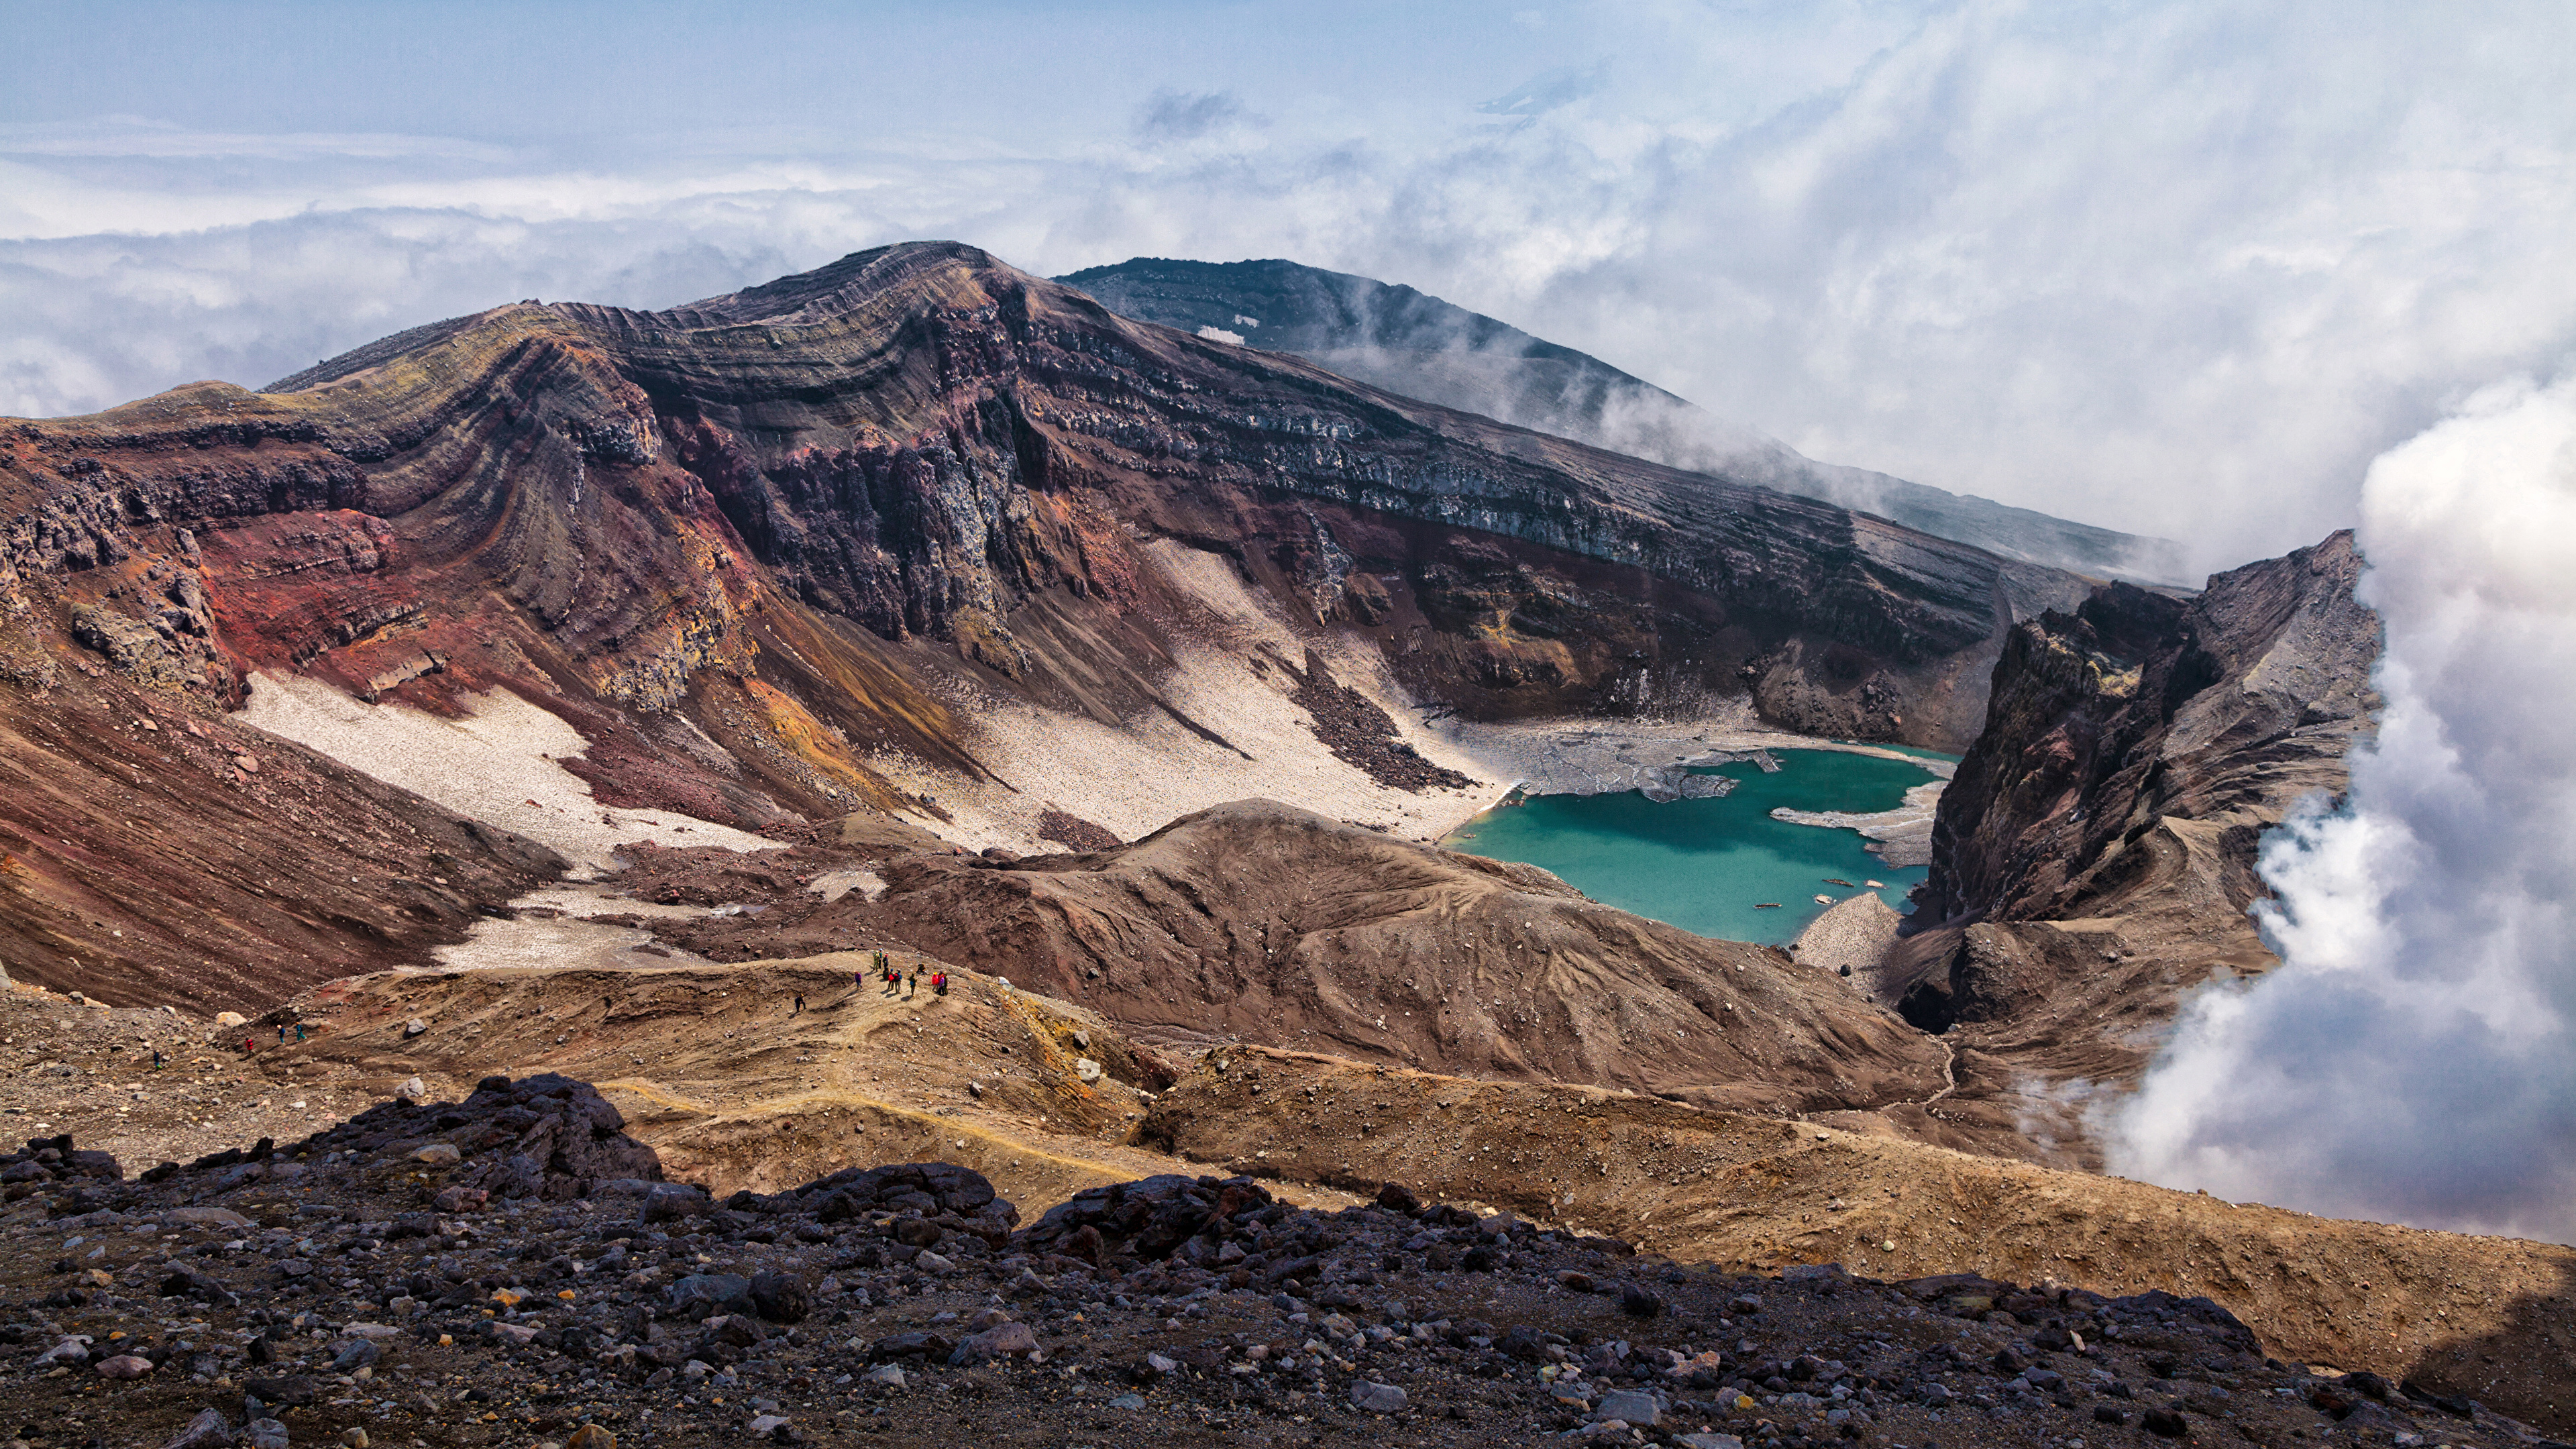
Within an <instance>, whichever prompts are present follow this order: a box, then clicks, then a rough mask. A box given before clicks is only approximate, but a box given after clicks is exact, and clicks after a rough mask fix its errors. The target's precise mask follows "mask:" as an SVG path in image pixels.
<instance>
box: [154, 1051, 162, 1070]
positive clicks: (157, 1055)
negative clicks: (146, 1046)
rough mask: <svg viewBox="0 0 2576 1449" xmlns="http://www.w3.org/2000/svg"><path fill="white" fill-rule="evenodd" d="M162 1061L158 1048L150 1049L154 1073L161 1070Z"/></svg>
mask: <svg viewBox="0 0 2576 1449" xmlns="http://www.w3.org/2000/svg"><path fill="white" fill-rule="evenodd" d="M162 1060H163V1058H162V1056H161V1049H160V1048H159V1047H154V1048H153V1049H152V1070H154V1071H156V1072H157V1071H159V1070H161V1062H162Z"/></svg>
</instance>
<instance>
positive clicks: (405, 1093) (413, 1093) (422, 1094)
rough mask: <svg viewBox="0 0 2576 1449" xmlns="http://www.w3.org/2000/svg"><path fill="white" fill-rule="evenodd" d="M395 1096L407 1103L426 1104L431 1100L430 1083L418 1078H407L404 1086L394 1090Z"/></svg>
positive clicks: (404, 1079) (404, 1080)
mask: <svg viewBox="0 0 2576 1449" xmlns="http://www.w3.org/2000/svg"><path fill="white" fill-rule="evenodd" d="M394 1095H395V1096H396V1097H399V1098H401V1099H402V1100H403V1101H406V1102H426V1101H428V1100H429V1083H427V1082H424V1081H422V1080H421V1079H420V1078H418V1077H405V1078H403V1084H402V1085H401V1086H399V1087H396V1088H394Z"/></svg>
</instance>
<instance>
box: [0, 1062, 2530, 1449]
mask: <svg viewBox="0 0 2576 1449" xmlns="http://www.w3.org/2000/svg"><path fill="white" fill-rule="evenodd" d="M623 1126H624V1123H623V1121H622V1119H621V1118H620V1116H619V1114H618V1111H617V1109H616V1108H615V1107H614V1106H613V1105H611V1104H610V1103H609V1102H607V1101H605V1100H604V1099H602V1098H601V1097H600V1096H599V1094H598V1093H597V1092H596V1091H595V1090H593V1089H592V1088H591V1087H590V1086H589V1085H588V1084H586V1083H583V1082H579V1081H575V1080H573V1079H570V1078H567V1077H562V1076H555V1075H541V1076H535V1077H530V1078H525V1079H521V1080H518V1081H512V1080H509V1079H507V1078H500V1077H494V1078H487V1079H485V1080H484V1081H483V1082H481V1083H480V1084H479V1085H478V1086H477V1087H476V1088H475V1090H474V1091H473V1092H472V1094H471V1095H470V1096H468V1097H467V1098H466V1100H464V1101H462V1102H458V1103H446V1102H439V1103H420V1102H416V1101H411V1100H397V1101H393V1102H388V1103H383V1104H380V1105H378V1106H375V1107H372V1108H370V1109H368V1110H366V1111H364V1112H362V1113H360V1114H359V1115H357V1116H355V1117H353V1118H351V1119H349V1120H347V1121H345V1122H342V1123H339V1124H338V1125H336V1126H332V1127H330V1128H328V1129H327V1130H324V1131H322V1132H319V1133H316V1134H314V1135H312V1136H310V1137H308V1138H306V1139H304V1140H302V1141H298V1142H294V1143H290V1144H287V1145H284V1146H280V1145H277V1144H276V1143H274V1142H273V1141H270V1140H266V1139H263V1140H262V1141H260V1142H257V1143H254V1144H250V1145H248V1146H244V1147H234V1148H229V1149H226V1150H224V1151H221V1152H216V1153H210V1154H207V1155H205V1156H203V1157H201V1158H199V1159H198V1160H196V1161H195V1162H193V1163H190V1164H187V1165H180V1164H176V1163H164V1164H161V1165H158V1166H155V1167H153V1168H150V1169H149V1170H146V1171H143V1172H142V1173H140V1174H139V1175H138V1176H137V1177H136V1178H135V1179H134V1180H131V1181H129V1180H126V1179H125V1176H124V1173H123V1170H122V1167H121V1166H120V1164H118V1163H116V1162H115V1161H114V1160H113V1159H112V1158H111V1157H109V1156H108V1155H107V1154H104V1153H100V1152H96V1151H93V1150H89V1149H84V1148H81V1147H80V1146H79V1145H78V1143H77V1142H76V1141H74V1140H72V1139H71V1138H69V1137H67V1136H57V1137H54V1138H49V1139H38V1140H36V1141H33V1142H30V1143H29V1144H28V1146H27V1148H26V1149H25V1150H23V1151H20V1152H16V1153H13V1154H10V1155H7V1156H5V1157H0V1196H5V1204H0V1244H5V1252H0V1297H5V1302H4V1303H0V1355H5V1359H0V1361H4V1362H5V1365H6V1367H5V1370H0V1372H5V1375H6V1380H5V1381H6V1382H7V1384H8V1389H7V1392H6V1394H5V1396H0V1399H5V1402H6V1403H7V1404H8V1406H9V1407H8V1409H7V1410H6V1413H5V1420H0V1430H6V1431H8V1432H10V1433H12V1434H14V1438H13V1439H12V1440H10V1441H9V1443H10V1449H18V1446H20V1445H25V1446H37V1445H57V1444H64V1445H127V1444H136V1445H173V1446H176V1445H215V1444H244V1445H262V1446H268V1445H280V1444H343V1445H350V1446H358V1449H365V1446H369V1445H398V1446H399V1445H529V1446H536V1445H546V1444H552V1445H555V1446H558V1449H613V1446H615V1445H618V1444H625V1445H639V1444H669V1445H697V1444H711V1443H729V1442H740V1441H767V1442H775V1443H791V1444H792V1443H839V1442H852V1443H861V1444H869V1445H888V1446H907V1445H924V1446H928V1445H938V1446H942V1449H950V1446H956V1445H960V1444H978V1445H981V1444H1008V1445H1019V1444H1026V1445H1048V1446H1062V1445H1103V1446H1106V1445H1123V1444H1140V1443H1172V1444H1192V1445H1200V1444H1244V1445H1267V1444H1368V1445H1385V1444H1400V1445H1441V1446H1449V1445H1459V1446H1464V1445H1489V1444H1548V1443H1562V1444H1640V1443H1659V1444H1679V1445H1685V1446H1689V1449H1746V1446H1751V1449H1761V1446H1775V1449H1776V1446H1792V1449H1794V1446H1803V1445H1823V1444H1844V1443H1852V1444H1870V1445H1896V1444H1902V1445H1906V1446H1909V1449H1941V1446H1955V1445H1971V1444H1974V1445H1982V1444H2011V1445H2022V1444H2029V1445H2047V1446H2053V1449H2077V1446H2079V1445H2108V1444H2137V1443H2166V1442H2182V1441H2188V1442H2194V1443H2201V1444H2226V1443H2235V1442H2239V1441H2243V1442H2250V1443H2254V1444H2261V1445H2278V1444H2283V1443H2287V1442H2295V1441H2303V1440H2304V1441H2314V1442H2320V1443H2333V1444H2373V1445H2378V1444H2386V1445H2390V1446H2392V1449H2409V1446H2415V1445H2424V1446H2436V1445H2444V1444H2448V1445H2455V1446H2462V1449H2466V1446H2473V1445H2474V1446H2504V1445H2515V1444H2526V1443H2547V1442H2548V1441H2546V1440H2542V1439H2540V1438H2539V1436H2538V1435H2536V1434H2535V1433H2534V1432H2533V1431H2531V1430H2529V1429H2528V1428H2526V1427H2524V1426H2522V1425H2520V1424H2518V1423H2516V1422H2514V1421H2512V1420H2509V1419H2505V1418H2502V1417H2499V1416H2496V1415H2493V1414H2490V1413H2487V1412H2486V1411H2485V1410H2484V1409H2483V1408H2482V1407H2480V1406H2478V1405H2476V1404H2473V1403H2469V1402H2466V1401H2462V1400H2455V1399H2447V1398H2442V1397H2439V1396H2437V1395H2435V1394H2433V1393H2432V1392H2431V1391H2429V1390H2423V1389H2412V1390H2410V1389H2409V1388H2408V1387H2407V1386H2404V1385H2395V1384H2390V1383H2387V1382H2385V1381H2383V1380H2380V1379H2377V1378H2375V1377H2373V1376H2371V1375H2368V1374H2353V1375H2349V1376H2332V1375H2321V1374H2312V1373H2310V1372H2309V1371H2308V1370H2307V1369H2306V1368H2304V1367H2302V1366H2300V1365H2295V1364H2284V1363H2281V1362H2278V1361H2276V1360H2270V1359H2266V1358H2265V1357H2264V1356H2263V1354H2262V1350H2261V1346H2260V1345H2259V1344H2258V1343H2257V1341H2256V1339H2255V1337H2254V1335H2253V1334H2252V1333H2251V1332H2249V1331H2248V1330H2247V1329H2246V1328H2245V1327H2244V1326H2243V1325H2241V1324H2239V1323H2238V1322H2237V1321H2236V1320H2235V1319H2234V1318H2232V1317H2231V1316H2229V1315H2228V1314H2227V1313H2226V1312H2225V1311H2224V1310H2223V1309H2220V1308H2218V1307H2217V1306H2215V1305H2214V1304H2211V1303H2209V1302H2208V1301H2207V1300H2205V1299H2178V1298H2173V1297H2170V1296H2168V1295H2165V1294H2162V1293H2149V1294H2144V1295H2140V1296H2136V1297H2129V1298H2120V1299H2106V1298H2103V1297H2101V1296H2098V1295H2095V1294H2092V1293H2089V1292H2085V1291H2083V1290H2082V1289H2080V1288H2070V1287H2066V1286H2063V1285H2058V1284H2045V1283H2044V1284H2039V1285H2035V1286H2030V1287H2021V1286H2016V1285H2011V1284H2004V1283H1997V1282H1992V1281H1989V1280H1986V1279H1982V1278H1975V1277H1966V1276H1950V1277H1942V1278H1928V1279H1919V1280H1915V1281H1912V1282H1905V1283H1879V1282H1872V1281H1866V1280H1857V1279H1853V1278H1850V1277H1847V1276H1845V1274H1844V1273H1843V1272H1842V1270H1840V1269H1837V1268H1831V1267H1820V1268H1810V1269H1795V1270H1790V1271H1789V1272H1786V1273H1784V1274H1782V1275H1779V1276H1776V1277H1770V1276H1746V1275H1737V1274H1728V1273H1723V1272H1717V1271H1712V1270H1710V1269H1708V1268H1705V1267H1686V1266H1682V1265H1678V1264H1674V1263H1671V1262H1667V1261H1664V1260H1661V1259H1657V1258H1652V1257H1645V1256H1639V1255H1636V1254H1635V1253H1634V1252H1633V1251H1632V1250H1631V1249H1630V1248H1629V1247H1628V1246H1627V1245H1626V1244H1624V1243H1620V1242H1618V1241H1615V1240H1612V1239H1608V1238H1600V1237H1590V1236H1582V1235H1576V1234H1570V1233H1566V1232H1562V1231H1540V1230H1538V1229H1537V1228H1535V1227H1534V1226H1533V1225H1532V1224H1529V1223H1526V1222H1522V1221H1519V1220H1517V1219H1515V1218H1514V1217H1513V1216H1512V1215H1511V1214H1509V1213H1497V1214H1491V1215H1485V1216H1479V1215H1478V1214H1477V1213H1475V1212H1472V1211H1469V1210H1467V1209H1465V1208H1462V1207H1458V1206H1454V1205H1426V1204H1423V1203H1421V1202H1419V1201H1417V1200H1416V1199H1415V1197H1414V1195H1413V1194H1412V1193H1410V1192H1409V1191H1407V1190H1406V1189H1404V1188H1403V1187H1400V1186H1397V1185H1393V1184H1390V1185H1388V1186H1386V1187H1385V1188H1384V1189H1383V1190H1382V1191H1381V1192H1380V1193H1379V1194H1378V1197H1377V1199H1376V1201H1375V1202H1374V1203H1372V1204H1368V1205H1363V1206H1357V1207H1351V1208H1346V1209H1342V1210H1339V1211H1320V1210H1314V1209H1302V1208H1297V1207H1294V1206H1292V1205H1290V1204H1287V1203H1283V1202H1279V1201H1275V1200H1273V1198H1272V1196H1271V1194H1270V1193H1269V1191H1268V1190H1267V1189H1265V1188H1264V1187H1263V1186H1261V1185H1260V1184H1259V1183H1257V1182H1254V1181H1252V1180H1250V1179H1246V1178H1231V1179H1218V1178H1214V1177H1197V1178H1191V1177H1183V1176H1162V1177H1154V1178H1149V1179H1145V1180H1142V1181H1136V1182H1127V1183H1119V1184H1114V1185H1108V1186H1101V1187H1096V1188H1092V1189H1089V1190H1086V1191H1084V1192H1081V1193H1079V1194H1078V1195H1076V1196H1074V1197H1073V1198H1071V1199H1070V1200H1068V1201H1066V1202H1063V1203H1060V1204H1057V1205H1055V1206H1053V1207H1050V1208H1048V1209H1047V1210H1046V1211H1044V1212H1043V1213H1042V1214H1040V1215H1039V1216H1037V1217H1036V1219H1035V1220H1034V1221H1033V1222H1023V1221H1022V1220H1021V1213H1020V1211H1019V1209H1018V1208H1016V1207H1015V1206H1014V1205H1013V1204H1011V1203H1009V1202H1007V1201H1004V1200H1002V1199H1000V1198H998V1197H996V1196H995V1194H994V1191H993V1189H992V1187H991V1185H990V1184H989V1183H988V1182H987V1181H986V1180H985V1179H984V1178H983V1177H982V1176H980V1175H978V1174H977V1173H975V1172H973V1171H971V1170H968V1169H966V1168H962V1167H957V1166H953V1165H949V1164H942V1163H924V1164H910V1165H892V1166H883V1167H874V1168H864V1169H863V1168H852V1169H848V1170H845V1171H841V1172H837V1173H834V1174H832V1175H830V1176H828V1177H824V1178H822V1179H819V1180H817V1181H814V1182H811V1183H808V1184H805V1185H804V1186H802V1187H798V1188H796V1189H793V1190H791V1191H785V1192H780V1193H776V1194H767V1195H764V1194H758V1193H752V1192H740V1193H736V1194H734V1195H733V1196H731V1197H729V1198H725V1199H723V1200H721V1201H718V1200H714V1199H711V1198H710V1197H709V1196H708V1195H707V1194H705V1193H704V1192H702V1191H700V1190H698V1189H696V1188H694V1187H690V1186H686V1185H683V1184H678V1183H671V1182H666V1181H663V1180H662V1176H661V1173H662V1169H661V1164H660V1162H659V1160H658V1158H657V1157H656V1156H655V1154H654V1152H653V1150H652V1149H651V1148H649V1147H647V1146H645V1145H643V1144H642V1143H639V1142H637V1141H635V1140H634V1139H633V1138H631V1137H629V1136H627V1135H626V1133H625V1132H624V1131H623V1130H622V1129H623Z"/></svg>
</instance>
